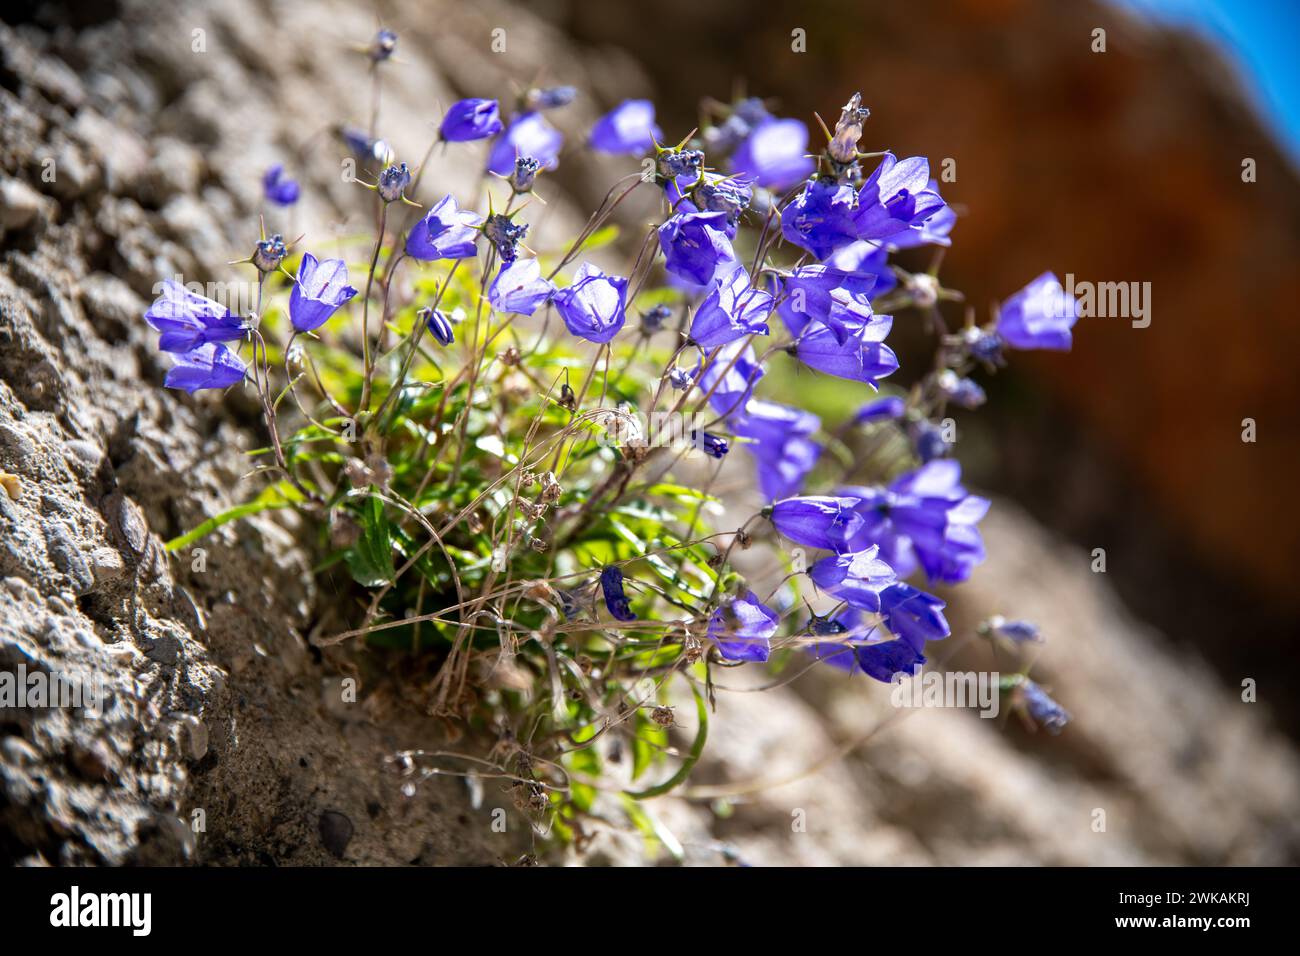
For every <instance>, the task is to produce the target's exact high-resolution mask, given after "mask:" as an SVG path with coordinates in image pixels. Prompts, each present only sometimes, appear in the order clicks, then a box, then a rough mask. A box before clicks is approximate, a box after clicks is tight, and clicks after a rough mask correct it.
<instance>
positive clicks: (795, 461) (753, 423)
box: [731, 398, 822, 501]
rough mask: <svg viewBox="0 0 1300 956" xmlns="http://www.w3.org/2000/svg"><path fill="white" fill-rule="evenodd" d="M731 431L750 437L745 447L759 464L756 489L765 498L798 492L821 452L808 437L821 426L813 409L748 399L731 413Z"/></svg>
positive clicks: (770, 498) (818, 446) (785, 495)
mask: <svg viewBox="0 0 1300 956" xmlns="http://www.w3.org/2000/svg"><path fill="white" fill-rule="evenodd" d="M731 423H732V426H731V427H732V431H733V432H734V433H735V434H736V435H738V436H740V437H742V438H748V439H750V442H749V444H747V445H746V448H747V449H748V450H749V452H750V453H751V454H752V455H753V456H754V461H755V463H756V464H757V466H758V489H759V491H760V492H761V493H762V495H763V497H764V498H765V499H767V500H768V501H774V500H776V499H778V498H786V497H789V496H790V495H794V494H797V493H798V491H799V489H800V488H801V487H802V485H803V480H804V478H805V477H806V476H807V474H808V472H810V471H812V469H813V466H814V465H815V464H816V463H817V458H818V456H820V455H821V451H822V446H821V445H819V444H817V442H815V441H813V440H812V438H811V437H810V436H811V435H813V434H815V433H816V432H817V429H819V428H820V427H821V419H819V418H818V417H817V416H816V415H814V414H813V413H812V412H806V411H804V410H803V409H801V408H791V407H790V406H788V405H778V404H777V403H776V402H768V401H763V400H762V399H757V398H751V399H750V400H749V402H748V404H746V405H745V407H744V408H743V409H742V410H740V411H739V412H737V413H736V414H734V415H733V416H731Z"/></svg>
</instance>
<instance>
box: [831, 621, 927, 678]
mask: <svg viewBox="0 0 1300 956" xmlns="http://www.w3.org/2000/svg"><path fill="white" fill-rule="evenodd" d="M812 633H814V634H818V635H824V636H834V637H835V638H836V640H835V642H831V641H827V642H825V643H821V644H813V645H812V646H810V647H809V648H808V651H809V653H811V654H812V656H813V657H814V658H816V659H817V660H820V661H824V662H825V663H827V664H830V665H831V666H832V667H837V668H839V669H840V670H844V671H849V672H850V673H857V672H859V671H861V672H862V673H864V674H866V675H867V676H868V677H870V678H872V679H874V680H878V681H880V682H881V683H884V684H888V683H891V682H892V681H893V680H894V678H895V677H897V676H898V675H900V674H906V675H908V676H911V675H913V674H915V673H917V671H918V670H919V669H920V668H921V667H923V666H924V665H925V655H924V654H922V653H921V652H920V650H919V649H918V648H916V647H914V646H913V645H912V643H911V642H910V641H905V640H903V639H901V638H894V637H892V636H891V635H890V634H889V632H888V631H886V630H884V629H883V628H880V627H875V626H872V625H867V624H864V623H863V622H862V612H861V611H859V610H858V609H857V608H855V607H849V608H846V609H845V610H844V611H842V612H841V613H839V614H837V615H836V616H835V617H833V618H831V619H829V620H825V621H821V622H820V626H819V627H818V628H817V629H816V630H813V631H812Z"/></svg>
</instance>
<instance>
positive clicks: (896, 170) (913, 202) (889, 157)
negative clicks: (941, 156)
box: [857, 153, 944, 244]
mask: <svg viewBox="0 0 1300 956" xmlns="http://www.w3.org/2000/svg"><path fill="white" fill-rule="evenodd" d="M943 206H944V202H943V199H942V198H941V197H940V196H939V194H938V193H937V192H935V191H934V190H933V189H931V188H930V164H929V163H928V162H927V161H926V160H925V158H924V157H922V156H913V157H911V158H910V159H904V160H902V161H901V162H900V161H899V160H898V159H897V157H895V156H894V154H893V153H886V154H885V156H884V159H882V160H881V161H880V165H879V166H877V167H876V168H875V170H874V171H872V173H871V175H870V176H868V177H867V180H866V182H864V183H863V184H862V189H860V190H859V191H858V212H857V232H858V238H859V239H889V238H892V237H897V236H898V234H899V233H901V232H903V231H905V230H909V229H919V227H920V225H921V223H923V222H925V220H927V219H929V218H930V217H931V216H933V215H935V214H936V213H937V212H939V210H940V209H942V208H943ZM894 242H895V244H898V240H897V238H894Z"/></svg>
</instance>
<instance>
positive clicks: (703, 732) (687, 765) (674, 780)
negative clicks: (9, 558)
mask: <svg viewBox="0 0 1300 956" xmlns="http://www.w3.org/2000/svg"><path fill="white" fill-rule="evenodd" d="M691 693H693V694H694V695H695V713H696V715H697V717H698V719H699V723H700V726H699V730H697V731H696V732H695V742H694V743H693V744H691V750H690V753H688V754H687V755H686V759H685V760H683V761H682V765H681V766H680V767H678V768H677V772H676V773H675V774H673V775H672V776H671V777H669V778H668V779H667V780H665V781H664V782H663V783H661V784H657V785H655V786H653V787H647V788H646V789H645V790H624V791H623V792H624V793H626V794H627V795H628V796H629V797H632V798H633V799H636V800H648V799H649V798H650V797H662V796H663V795H664V794H665V793H668V792H670V791H672V790H675V789H676V788H677V787H678V786H680V785H681V784H682V783H683V782H684V781H685V780H686V778H687V777H689V776H690V775H691V771H692V770H694V769H695V764H696V762H697V761H698V760H699V759H700V754H702V753H704V741H705V740H706V739H707V738H708V736H709V708H708V705H707V704H705V703H704V697H703V696H702V695H701V694H700V691H699V688H698V687H696V686H695V685H694V684H692V685H691Z"/></svg>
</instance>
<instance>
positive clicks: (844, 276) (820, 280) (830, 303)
mask: <svg viewBox="0 0 1300 956" xmlns="http://www.w3.org/2000/svg"><path fill="white" fill-rule="evenodd" d="M875 284H876V277H875V276H874V275H871V274H870V273H861V272H845V271H843V270H840V269H836V268H834V267H833V266H826V265H807V266H800V267H799V268H797V269H795V270H794V271H793V272H791V273H790V274H789V275H788V276H785V277H784V279H783V281H782V289H783V291H784V293H785V295H784V296H783V298H782V300H781V305H780V310H779V311H780V315H781V318H782V319H783V320H784V322H785V324H786V328H788V329H789V330H790V333H791V335H794V336H796V337H798V336H799V335H800V334H801V333H802V332H803V331H804V328H805V327H806V326H807V325H808V323H809V322H811V321H813V320H818V321H820V322H821V323H822V324H823V325H826V326H827V327H829V328H831V329H832V330H833V331H834V332H835V334H836V338H837V339H838V340H839V341H840V342H843V341H845V340H846V339H847V338H848V337H849V336H850V335H851V334H854V333H856V332H858V331H860V330H861V329H862V327H863V326H865V325H866V324H868V323H869V322H871V319H872V311H871V296H870V294H871V291H872V290H873V289H874V288H875Z"/></svg>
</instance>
